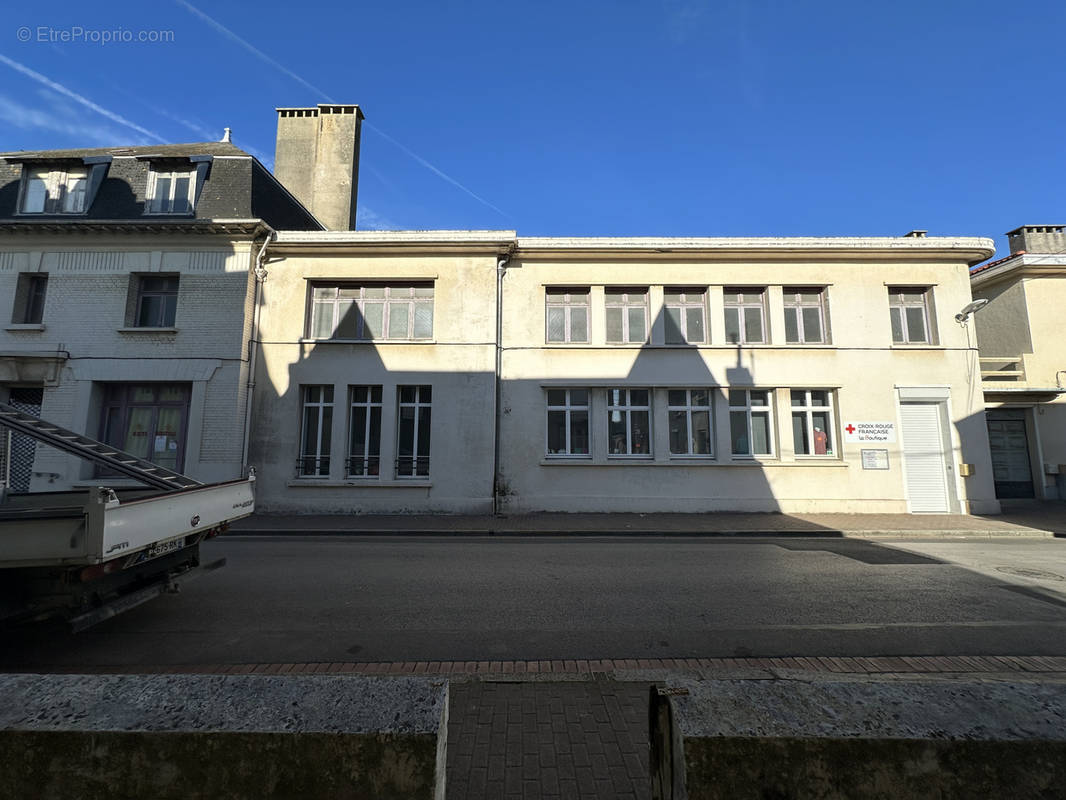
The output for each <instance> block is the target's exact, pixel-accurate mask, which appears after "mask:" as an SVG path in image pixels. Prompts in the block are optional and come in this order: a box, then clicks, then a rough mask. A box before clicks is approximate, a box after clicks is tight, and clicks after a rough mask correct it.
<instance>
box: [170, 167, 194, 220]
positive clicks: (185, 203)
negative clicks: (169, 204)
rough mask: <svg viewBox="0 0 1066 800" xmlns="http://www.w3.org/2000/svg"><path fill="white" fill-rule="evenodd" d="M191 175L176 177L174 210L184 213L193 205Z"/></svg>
mask: <svg viewBox="0 0 1066 800" xmlns="http://www.w3.org/2000/svg"><path fill="white" fill-rule="evenodd" d="M189 183H190V181H189V176H188V175H182V176H180V177H177V178H175V179H174V211H175V212H177V213H184V212H186V211H188V210H189V209H190V208H191V206H190V204H189Z"/></svg>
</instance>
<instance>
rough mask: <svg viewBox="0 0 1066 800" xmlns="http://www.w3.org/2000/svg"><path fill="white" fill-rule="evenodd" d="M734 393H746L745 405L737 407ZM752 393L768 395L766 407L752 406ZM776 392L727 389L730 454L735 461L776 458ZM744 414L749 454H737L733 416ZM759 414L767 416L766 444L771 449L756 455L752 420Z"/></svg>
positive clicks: (769, 390) (771, 390)
mask: <svg viewBox="0 0 1066 800" xmlns="http://www.w3.org/2000/svg"><path fill="white" fill-rule="evenodd" d="M734 392H743V393H744V405H735V404H734V403H733V398H732V396H731V395H732V394H733V393H734ZM752 392H760V393H762V394H765V395H766V405H753V404H752V397H751V395H752ZM775 394H776V392H775V391H774V390H773V389H737V388H729V389H726V402H727V403H728V404H729V452H730V455H731V456H732V457H733V458H734V459H745V460H746V459H758V458H774V457H775V453H776V448H775V447H774V395H775ZM734 413H737V414H739V413H743V414H745V417H746V424H747V436H748V452H747V453H737V452H735V450H734V444H733V414H734ZM756 414H758V415H759V416H762V415H765V416H766V420H767V423H766V444H767V447H768V448H769V450H768V452H766V453H755V452H753V450H754V448H753V447H752V442H753V441H754V439H755V437H754V436H753V428H752V419H753V416H754V415H756Z"/></svg>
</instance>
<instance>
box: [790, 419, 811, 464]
mask: <svg viewBox="0 0 1066 800" xmlns="http://www.w3.org/2000/svg"><path fill="white" fill-rule="evenodd" d="M792 446H793V447H794V448H795V450H796V454H797V455H801V456H805V455H810V452H811V448H810V442H809V441H808V440H807V415H806V414H805V413H803V412H799V413H794V414H793V415H792Z"/></svg>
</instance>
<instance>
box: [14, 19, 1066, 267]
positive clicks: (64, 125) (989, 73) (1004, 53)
mask: <svg viewBox="0 0 1066 800" xmlns="http://www.w3.org/2000/svg"><path fill="white" fill-rule="evenodd" d="M190 3H191V5H190ZM4 16H5V19H4V23H3V28H0V150H2V151H7V150H20V149H46V148H60V147H79V146H101V145H112V144H114V145H118V144H137V143H151V142H154V141H167V142H183V141H204V140H207V139H217V138H219V137H220V136H221V132H222V128H223V127H224V126H230V127H232V128H233V130H234V141H235V143H236V144H237V145H238V146H241V147H244V148H245V149H247V150H249V151H250V152H252V153H253V154H255V155H256V156H258V157H259V158H260V159H261V160H263V161H264V162H266V163H267V164H268V165H270V164H271V162H272V157H273V149H274V131H275V114H274V108H275V107H276V106H292V105H311V104H314V103H318V102H327V100H332V101H334V102H354V103H359V104H360V106H361V107H362V108H363V110H364V112H365V113H366V116H367V122H368V123H369V125H370V127H369V128H368V129H366V130H365V132H364V137H363V147H362V171H361V176H360V178H361V180H360V195H359V201H360V227H364V228H371V227H375V228H516V229H517V230H518V231H519V233H520V234H524V235H607V236H614V235H618V236H621V235H714V236H745V235H755V236H771V235H786V236H793V235H795V236H799V235H893V234H901V233H905V232H906V231H908V230H910V229H912V228H927V229H929V231H930V233H931V234H963V235H983V236H994V237H997V245H998V246H999V248H1000V255H1002V254H1003V253H1004V252H1005V242H1004V239H1003V237H1002V236H1001V234H1003V233H1004V232H1005V231H1007V230H1009V229H1011V228H1014V227H1016V226H1018V225H1021V224H1040V223H1063V222H1066V202H1064V197H1066V192H1064V186H1066V102H1064V97H1066V94H1064V86H1063V76H1064V69H1066V67H1064V63H1066V62H1064V61H1063V58H1062V55H1061V54H1062V48H1063V40H1062V31H1063V30H1064V29H1066V24H1064V23H1066V4H1063V3H1061V2H1025V0H1022V2H1017V3H1013V4H1011V5H1009V6H1007V5H1004V4H1001V3H1000V4H996V3H990V2H936V3H931V4H930V3H918V2H908V1H906V0H904V1H903V2H897V3H892V4H888V3H882V4H866V3H854V2H846V3H845V2H821V3H809V2H808V3H802V2H799V3H770V2H715V3H709V2H695V1H694V0H651V1H649V2H612V3H607V2H584V3H576V4H575V3H564V2H556V0H539V1H538V2H536V3H532V2H526V3H521V4H518V3H508V2H503V1H502V0H495V1H494V2H467V3H453V2H396V1H394V2H392V3H389V4H386V3H373V4H370V3H359V2H353V3H345V4H340V3H338V4H335V5H334V4H327V3H322V2H316V0H307V1H306V2H303V3H289V2H285V3H282V2H275V1H274V0H264V1H263V2H259V3H256V4H255V5H254V6H252V5H244V4H237V3H230V2H214V3H212V4H210V5H208V4H207V3H206V2H205V1H204V0H195V2H193V0H189V2H185V0H178V1H177V2H174V1H173V0H160V2H154V3H145V2H143V0H140V1H139V2H128V1H127V0H115V1H114V2H108V3H102V4H98V5H97V7H88V4H85V3H83V2H78V3H74V2H66V1H65V0H59V1H58V2H50V3H48V4H41V5H39V6H33V5H29V4H27V5H24V6H23V7H21V8H18V9H16V10H14V11H9V12H8V13H7V14H5V15H4ZM23 27H25V28H26V29H28V34H29V41H20V37H22V38H26V36H27V33H26V32H22V31H20V29H21V28H23ZM77 28H81V29H83V30H84V31H100V32H106V31H112V32H114V31H119V32H122V31H126V32H129V33H130V35H132V36H133V37H136V36H138V34H139V32H140V31H142V30H143V31H172V32H173V33H172V36H171V37H170V38H172V41H169V42H154V43H153V42H145V43H141V42H137V41H132V42H110V43H103V42H100V41H85V40H84V39H85V37H87V36H89V34H82V37H83V38H82V39H81V40H79V41H69V42H65V43H64V42H62V41H41V35H42V31H43V32H44V38H45V39H49V38H59V37H61V36H63V35H64V32H65V31H72V30H76V29H77ZM224 29H226V30H228V31H229V33H227V32H226V30H224ZM101 35H102V34H101ZM255 51H258V52H255Z"/></svg>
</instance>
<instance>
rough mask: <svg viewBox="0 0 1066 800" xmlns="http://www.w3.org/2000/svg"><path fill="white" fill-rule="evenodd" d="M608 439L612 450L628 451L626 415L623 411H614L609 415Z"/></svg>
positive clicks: (614, 451) (617, 452) (618, 451)
mask: <svg viewBox="0 0 1066 800" xmlns="http://www.w3.org/2000/svg"><path fill="white" fill-rule="evenodd" d="M607 441H608V446H609V448H610V452H611V453H613V454H616V455H617V454H620V453H622V454H624V453H625V452H626V415H625V413H624V412H622V411H617V410H615V411H612V412H611V413H610V414H609V415H608V417H607Z"/></svg>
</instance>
